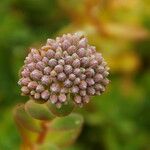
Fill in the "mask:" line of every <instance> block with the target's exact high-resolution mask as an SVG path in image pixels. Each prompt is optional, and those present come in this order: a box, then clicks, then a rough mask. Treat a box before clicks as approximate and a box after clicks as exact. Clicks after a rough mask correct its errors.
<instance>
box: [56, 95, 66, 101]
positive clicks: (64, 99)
mask: <svg viewBox="0 0 150 150" xmlns="http://www.w3.org/2000/svg"><path fill="white" fill-rule="evenodd" d="M58 99H59V101H60V102H65V101H66V100H67V97H66V95H65V94H60V95H59V96H58Z"/></svg>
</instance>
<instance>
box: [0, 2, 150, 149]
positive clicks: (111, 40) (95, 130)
mask: <svg viewBox="0 0 150 150" xmlns="http://www.w3.org/2000/svg"><path fill="white" fill-rule="evenodd" d="M76 31H83V32H84V33H85V35H86V36H87V37H88V38H89V43H90V44H92V45H96V47H97V50H98V51H100V52H101V53H102V54H103V56H104V58H105V59H106V60H107V62H108V64H109V67H110V68H111V69H110V71H111V73H110V80H111V83H110V85H109V86H108V89H107V92H105V93H104V94H103V95H102V96H100V97H94V98H93V100H92V101H91V103H90V104H88V105H87V106H86V107H85V108H84V109H82V110H81V109H80V110H79V111H80V113H82V114H83V116H84V118H85V124H84V127H83V130H82V132H81V135H80V137H79V138H78V140H77V141H76V143H75V144H74V145H73V146H71V147H70V148H68V150H150V70H149V65H150V38H149V31H150V1H149V0H1V1H0V119H1V121H0V150H18V149H19V145H20V142H21V140H20V136H19V132H18V131H17V129H16V127H15V123H14V121H13V116H12V109H13V107H14V106H15V105H16V104H17V103H21V102H25V101H26V100H27V98H24V97H21V96H20V90H19V87H18V85H17V81H18V71H19V69H20V67H21V66H22V65H23V60H24V58H25V56H26V55H27V53H28V50H29V48H30V47H34V46H36V47H40V46H41V45H42V43H45V41H46V39H47V38H50V37H51V38H54V37H56V36H58V35H61V34H63V33H67V32H76Z"/></svg>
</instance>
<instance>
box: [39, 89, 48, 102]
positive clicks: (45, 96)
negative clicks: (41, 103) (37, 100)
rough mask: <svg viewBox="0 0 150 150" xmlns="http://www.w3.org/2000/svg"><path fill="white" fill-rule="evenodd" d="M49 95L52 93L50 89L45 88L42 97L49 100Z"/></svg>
mask: <svg viewBox="0 0 150 150" xmlns="http://www.w3.org/2000/svg"><path fill="white" fill-rule="evenodd" d="M49 96H50V93H49V91H48V90H45V91H43V92H42V93H41V98H42V99H44V100H48V99H49Z"/></svg>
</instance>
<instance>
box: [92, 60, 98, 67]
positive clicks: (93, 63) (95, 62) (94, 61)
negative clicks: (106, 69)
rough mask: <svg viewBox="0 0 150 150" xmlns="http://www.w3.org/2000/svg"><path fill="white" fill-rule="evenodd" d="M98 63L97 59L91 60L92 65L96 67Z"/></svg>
mask: <svg viewBox="0 0 150 150" xmlns="http://www.w3.org/2000/svg"><path fill="white" fill-rule="evenodd" d="M97 65H98V62H97V60H94V59H93V60H91V61H90V67H92V68H95V67H97Z"/></svg>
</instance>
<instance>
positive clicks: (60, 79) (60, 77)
mask: <svg viewBox="0 0 150 150" xmlns="http://www.w3.org/2000/svg"><path fill="white" fill-rule="evenodd" d="M57 79H58V80H59V81H65V79H66V74H64V73H63V72H62V73H59V74H58V75H57Z"/></svg>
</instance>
